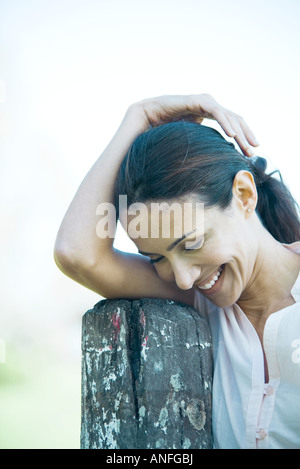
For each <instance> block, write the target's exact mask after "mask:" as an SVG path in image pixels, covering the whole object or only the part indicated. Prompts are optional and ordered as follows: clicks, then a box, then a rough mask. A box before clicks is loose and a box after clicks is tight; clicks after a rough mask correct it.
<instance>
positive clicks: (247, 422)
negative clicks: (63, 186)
mask: <svg viewBox="0 0 300 469" xmlns="http://www.w3.org/2000/svg"><path fill="white" fill-rule="evenodd" d="M204 117H208V118H215V119H216V120H217V121H218V122H219V124H220V125H221V126H222V128H223V130H224V131H225V133H226V134H227V135H228V136H230V137H234V138H235V139H236V141H237V143H238V144H239V146H240V148H241V149H242V151H243V154H241V153H240V152H239V151H237V150H236V149H235V147H234V145H233V144H231V143H229V142H227V141H226V139H224V138H223V137H222V136H221V135H220V134H219V133H218V132H217V131H216V130H213V129H211V128H207V127H205V126H203V125H199V124H201V122H202V120H203V118H204ZM256 145H257V142H256V140H255V137H254V135H253V134H252V132H251V130H250V129H249V128H248V126H247V125H246V123H245V122H244V120H243V119H242V118H241V117H240V116H237V115H236V114H234V113H232V112H231V111H229V110H227V109H225V108H223V107H222V106H220V105H219V104H218V103H216V101H215V100H214V99H213V98H212V97H211V96H209V95H193V96H165V97H160V98H153V99H150V100H145V101H142V102H141V103H137V104H135V105H133V106H131V107H130V108H129V110H128V112H127V114H126V116H125V118H124V120H123V122H122V124H121V126H120V128H119V129H118V131H117V133H116V135H115V137H114V138H113V140H112V141H111V143H110V144H109V146H108V147H107V149H106V150H105V151H104V153H103V154H102V155H101V157H100V158H99V160H98V161H97V162H96V163H95V165H94V166H93V168H92V169H91V171H90V173H89V174H88V175H87V177H86V178H85V180H84V181H83V183H82V185H81V186H80V188H79V190H78V192H77V194H76V195H75V197H74V200H73V202H72V204H71V206H70V208H69V210H68V212H67V213H66V215H65V218H64V220H63V222H62V225H61V228H60V231H59V233H58V237H57V242H56V248H55V258H56V262H57V264H58V265H59V267H60V268H61V269H62V270H63V271H64V272H65V273H66V274H67V275H69V276H70V277H72V278H73V279H74V280H76V281H77V282H79V283H81V284H83V285H85V286H86V287H88V288H90V289H92V290H94V291H96V292H98V293H100V294H101V295H103V296H105V297H107V298H120V297H123V298H142V297H152V298H153V297H154V298H167V299H171V300H178V301H182V302H185V303H187V304H189V305H192V306H194V307H195V308H196V309H198V310H199V312H200V313H201V314H202V315H204V316H205V317H206V318H207V319H208V321H209V324H210V326H211V331H212V338H213V345H214V360H215V368H214V370H215V371H214V373H215V374H214V387H213V389H214V395H213V399H214V405H213V432H214V444H215V447H216V448H299V447H300V436H299V435H300V424H299V422H300V403H299V399H298V396H299V391H300V365H299V363H297V362H295V360H292V359H291V352H294V350H291V344H295V343H297V340H298V339H299V337H298V336H297V333H298V335H299V332H297V331H299V330H300V314H299V312H300V311H299V301H300V279H299V269H300V256H299V253H300V247H299V245H298V244H297V243H296V241H298V240H299V239H300V223H299V218H298V212H297V206H296V203H295V201H294V200H293V197H292V196H291V194H290V193H289V191H288V190H287V188H286V187H285V185H284V184H283V182H282V181H281V180H278V179H276V178H274V175H272V174H270V175H267V174H266V172H265V169H266V168H265V162H264V160H263V159H261V158H255V159H253V158H249V156H251V155H253V150H252V149H251V146H256ZM124 195H126V197H127V199H128V204H129V205H130V207H131V208H132V207H135V208H137V207H138V216H137V218H135V217H136V212H130V207H129V210H128V212H126V213H125V214H124V212H123V210H122V207H121V206H120V205H119V201H120V196H121V197H122V196H124ZM103 203H104V204H111V205H112V206H113V207H114V208H116V210H114V211H113V214H112V216H115V215H116V214H118V215H119V217H120V220H121V222H122V223H123V226H124V227H125V229H127V232H128V234H129V236H131V238H132V240H133V241H134V243H135V244H136V246H137V248H138V250H139V252H140V254H142V255H140V254H137V255H135V254H127V253H122V252H120V251H117V250H116V249H114V247H113V237H114V233H115V223H114V224H113V229H110V232H109V235H108V236H102V237H101V236H97V234H98V235H99V233H98V232H97V233H96V230H95V226H96V219H95V213H98V215H99V211H98V212H97V206H98V207H99V204H103ZM158 206H159V207H160V208H161V211H160V213H159V216H154V212H155V210H157V207H158ZM175 208H176V209H175ZM200 213H201V216H200V215H199V214H200ZM178 214H179V216H178ZM101 215H102V214H101ZM127 216H128V217H127ZM134 219H135V223H134V225H132V224H131V223H132V222H133V220H134ZM164 220H167V225H168V226H167V228H168V230H167V231H166V230H165V231H164V223H163V221H164ZM107 221H109V215H108V219H107ZM184 221H185V222H186V221H188V223H187V224H186V223H184ZM111 226H112V225H111ZM130 226H134V230H133V231H132V230H130V229H129V227H130ZM178 227H180V229H179V230H178ZM291 243H293V244H291ZM295 334H296V335H295ZM271 389H272V392H271V391H270V390H271ZM286 396H288V401H286V399H287V397H286ZM267 397H268V398H269V397H270V399H268V398H267ZM287 402H288V404H287ZM286 435H288V437H287V436H286Z"/></svg>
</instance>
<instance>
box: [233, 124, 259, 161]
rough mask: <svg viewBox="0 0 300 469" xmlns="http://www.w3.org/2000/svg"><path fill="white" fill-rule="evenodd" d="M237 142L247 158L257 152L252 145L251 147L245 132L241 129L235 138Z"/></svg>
mask: <svg viewBox="0 0 300 469" xmlns="http://www.w3.org/2000/svg"><path fill="white" fill-rule="evenodd" d="M234 139H235V141H236V142H237V144H238V146H239V147H240V149H241V150H242V152H243V153H244V155H246V156H254V155H255V152H254V150H253V148H252V147H251V145H249V142H248V140H247V139H246V137H245V134H244V131H243V130H242V128H241V127H240V128H239V129H237V132H236V136H235V137H234Z"/></svg>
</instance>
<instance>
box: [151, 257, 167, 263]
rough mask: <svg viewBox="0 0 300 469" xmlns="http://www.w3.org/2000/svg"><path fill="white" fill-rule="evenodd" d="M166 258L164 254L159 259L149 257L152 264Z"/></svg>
mask: <svg viewBox="0 0 300 469" xmlns="http://www.w3.org/2000/svg"><path fill="white" fill-rule="evenodd" d="M163 258H164V256H160V257H158V258H157V259H149V262H150V264H155V263H156V262H159V261H161V260H162V259H163Z"/></svg>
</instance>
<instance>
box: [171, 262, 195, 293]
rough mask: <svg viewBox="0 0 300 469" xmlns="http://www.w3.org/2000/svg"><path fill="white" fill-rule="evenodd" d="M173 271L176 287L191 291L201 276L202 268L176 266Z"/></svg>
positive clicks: (183, 265)
mask: <svg viewBox="0 0 300 469" xmlns="http://www.w3.org/2000/svg"><path fill="white" fill-rule="evenodd" d="M173 271H174V276H175V282H176V285H177V286H178V288H180V289H181V290H190V289H191V288H193V285H194V283H195V282H196V280H197V279H198V278H199V277H200V274H201V269H200V267H196V266H189V265H185V264H181V265H176V266H174V267H173Z"/></svg>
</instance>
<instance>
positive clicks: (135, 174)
mask: <svg viewBox="0 0 300 469" xmlns="http://www.w3.org/2000/svg"><path fill="white" fill-rule="evenodd" d="M240 170H247V171H251V172H252V174H253V176H254V180H255V183H256V186H257V191H258V204H257V207H256V211H257V213H258V215H259V217H260V220H261V222H262V223H263V225H264V226H265V227H266V228H267V230H268V231H269V232H270V233H271V234H272V235H273V237H274V238H275V239H277V240H278V241H280V242H283V243H292V242H294V241H298V240H300V222H299V217H298V207H297V204H296V202H295V200H294V199H293V197H292V195H291V194H290V192H289V190H288V189H287V187H286V186H285V185H284V183H283V182H282V180H281V178H280V179H276V178H275V177H274V173H272V174H269V175H267V174H266V172H265V171H266V160H264V159H263V158H254V159H253V158H248V157H245V156H244V155H242V154H241V153H240V152H239V151H238V150H237V149H236V148H235V147H234V145H233V144H232V143H230V142H228V141H227V140H226V139H224V138H223V137H222V135H221V134H220V133H219V132H217V131H216V130H214V129H212V128H210V127H206V126H203V125H198V124H194V123H191V122H185V121H180V122H174V123H170V124H165V125H161V126H159V127H156V128H152V129H150V130H149V131H147V132H145V133H143V134H142V135H140V136H139V137H137V138H136V140H135V141H134V142H133V144H132V146H131V148H130V150H129V151H128V153H127V155H126V157H125V158H124V161H123V163H122V165H121V167H120V171H119V174H118V177H117V180H116V205H117V201H118V195H119V194H126V195H127V203H128V205H130V204H132V203H134V202H146V201H148V202H149V201H154V200H160V201H162V200H168V199H174V198H180V197H182V196H186V195H188V194H198V195H199V199H200V201H201V202H204V203H205V204H206V205H207V206H214V205H217V206H219V207H221V208H224V209H225V208H226V207H228V206H229V204H230V202H231V199H232V184H233V181H234V178H235V175H236V173H237V172H238V171H240Z"/></svg>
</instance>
